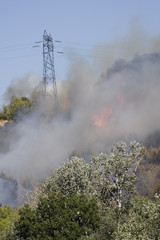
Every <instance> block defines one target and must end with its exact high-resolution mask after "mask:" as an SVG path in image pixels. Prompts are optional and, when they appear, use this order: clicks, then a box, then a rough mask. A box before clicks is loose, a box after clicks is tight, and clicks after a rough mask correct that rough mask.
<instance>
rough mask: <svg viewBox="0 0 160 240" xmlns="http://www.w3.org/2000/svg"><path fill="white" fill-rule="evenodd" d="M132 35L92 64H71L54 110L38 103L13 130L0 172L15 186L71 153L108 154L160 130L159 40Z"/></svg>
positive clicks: (0, 160)
mask: <svg viewBox="0 0 160 240" xmlns="http://www.w3.org/2000/svg"><path fill="white" fill-rule="evenodd" d="M134 34H135V35H136V36H135V35H133V33H132V34H131V35H130V37H129V36H128V37H127V38H126V39H127V40H126V39H124V40H122V39H121V40H119V41H116V43H114V44H110V45H104V46H103V48H102V49H101V53H100V52H99V51H98V47H97V48H96V49H95V50H94V51H92V54H93V53H94V54H95V53H97V58H96V59H95V60H93V62H92V63H88V62H86V61H84V60H83V59H81V60H77V61H76V62H75V63H74V64H73V65H72V67H71V69H70V71H69V74H68V80H67V81H65V82H64V83H62V84H61V88H59V89H58V110H56V111H54V108H53V105H52V101H49V102H47V100H46V102H45V103H44V99H43V98H42V99H41V100H39V107H38V108H37V111H36V112H35V113H34V114H32V115H31V116H28V117H27V118H25V119H24V120H23V121H21V122H19V123H17V124H16V125H15V126H14V131H13V134H12V137H11V139H9V140H8V144H9V149H8V151H6V152H4V153H1V154H0V171H3V172H5V173H7V174H8V175H9V176H12V177H14V178H16V179H17V181H18V183H20V182H21V181H23V179H25V178H29V179H30V180H31V181H33V182H35V181H37V180H38V179H42V178H43V177H45V176H46V175H47V174H48V172H49V171H50V170H51V169H53V168H55V167H58V166H59V165H61V164H62V162H64V161H66V160H67V159H68V158H69V157H70V156H71V155H72V154H78V155H81V156H83V155H84V154H91V155H93V154H97V153H99V152H101V151H103V152H106V150H108V149H109V148H110V147H111V145H112V144H114V143H115V142H116V141H118V140H126V139H128V138H135V137H136V138H137V139H139V140H140V141H143V139H144V138H145V137H146V136H147V135H148V134H150V133H152V132H154V131H157V130H159V129H160V112H159V105H158V103H159V100H160V95H159V92H160V55H159V50H160V48H159V47H160V46H159V44H157V42H158V41H157V39H158V37H156V38H153V39H150V38H149V37H148V36H147V35H145V34H143V33H141V32H140V31H139V35H138V33H137V32H136V31H135V33H134ZM144 36H145V37H144ZM159 40H160V39H159ZM102 50H103V51H102ZM31 79H32V78H31ZM31 82H32V81H31ZM19 85H21V84H20V81H19V82H18V86H19ZM14 86H16V88H15V89H16V91H17V84H12V89H14ZM22 86H23V84H22ZM32 86H33V85H32V84H31V86H30V87H32ZM16 91H15V95H16V96H17V94H16ZM11 92H12V94H13V92H14V90H12V91H11ZM20 92H21V93H23V95H25V93H24V92H22V91H21V90H20ZM12 94H10V91H8V90H7V95H9V96H11V95H12ZM18 96H19V95H18ZM44 105H45V106H44ZM44 110H45V111H44ZM47 115H48V117H45V116H47ZM14 134H15V136H16V137H15V139H16V141H15V140H14Z"/></svg>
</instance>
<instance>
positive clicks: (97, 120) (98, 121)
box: [91, 108, 112, 128]
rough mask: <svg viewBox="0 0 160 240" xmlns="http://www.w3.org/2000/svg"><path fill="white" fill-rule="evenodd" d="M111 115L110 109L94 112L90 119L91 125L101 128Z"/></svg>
mask: <svg viewBox="0 0 160 240" xmlns="http://www.w3.org/2000/svg"><path fill="white" fill-rule="evenodd" d="M111 115H112V109H111V108H109V109H104V110H103V111H101V112H100V113H99V114H95V115H94V116H93V117H92V118H91V120H92V121H93V125H94V126H97V127H99V128H103V127H105V126H106V125H107V122H108V120H109V118H110V116H111Z"/></svg>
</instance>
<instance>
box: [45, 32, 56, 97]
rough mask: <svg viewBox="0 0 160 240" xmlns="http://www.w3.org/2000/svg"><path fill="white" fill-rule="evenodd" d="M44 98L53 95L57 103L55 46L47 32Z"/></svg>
mask: <svg viewBox="0 0 160 240" xmlns="http://www.w3.org/2000/svg"><path fill="white" fill-rule="evenodd" d="M42 94H43V96H48V95H53V96H54V98H55V102H57V86H56V77H55V69H54V46H53V38H52V36H51V35H48V34H47V32H46V30H45V31H44V34H43V81H42Z"/></svg>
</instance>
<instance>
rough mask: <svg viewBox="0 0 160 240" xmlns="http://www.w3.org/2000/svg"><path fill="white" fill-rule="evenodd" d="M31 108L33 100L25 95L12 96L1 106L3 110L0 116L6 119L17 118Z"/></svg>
mask: <svg viewBox="0 0 160 240" xmlns="http://www.w3.org/2000/svg"><path fill="white" fill-rule="evenodd" d="M32 108H33V102H32V101H31V100H30V99H29V98H27V97H21V98H17V97H13V98H12V99H11V102H10V104H8V105H4V106H3V112H1V114H0V116H1V118H3V119H6V120H14V121H16V120H18V119H21V118H22V117H23V116H24V115H25V114H27V113H29V112H30V111H31V110H32Z"/></svg>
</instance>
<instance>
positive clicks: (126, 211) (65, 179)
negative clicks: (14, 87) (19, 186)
mask: <svg viewBox="0 0 160 240" xmlns="http://www.w3.org/2000/svg"><path fill="white" fill-rule="evenodd" d="M33 108H34V103H33V102H32V101H31V100H30V99H28V98H25V97H22V98H20V99H19V98H12V100H11V103H10V104H8V105H6V106H3V110H2V111H1V113H0V118H1V119H2V120H3V121H5V120H7V121H8V122H7V123H6V127H1V129H0V138H1V139H5V138H4V136H5V135H6V133H7V134H8V135H7V137H9V133H10V131H9V132H7V131H8V130H7V129H9V128H10V127H8V126H11V128H12V127H13V126H14V124H16V122H17V121H20V120H22V119H23V117H24V116H25V115H26V114H28V113H30V112H31V111H32V110H33ZM1 147H2V149H3V151H8V149H7V148H6V149H5V150H4V148H3V146H1ZM8 148H9V146H8ZM1 151H2V150H1ZM159 166H160V148H159V147H156V146H154V147H153V146H147V147H146V146H142V145H141V144H139V143H138V142H136V141H133V142H130V144H128V145H127V144H126V143H124V142H118V143H117V144H115V145H114V146H113V147H112V149H111V153H110V154H106V153H101V154H100V155H98V156H94V157H92V158H91V159H90V161H88V160H87V161H86V160H85V159H83V158H79V157H77V156H74V157H72V158H71V159H70V160H69V161H68V162H66V163H64V164H63V165H62V166H61V167H59V168H56V169H54V170H53V171H52V174H51V175H50V176H49V177H48V178H46V179H45V180H44V181H43V182H42V183H41V184H39V185H38V186H36V187H34V188H33V189H32V191H31V192H30V193H28V195H27V196H26V202H25V204H24V205H23V206H19V207H18V208H17V209H14V210H13V209H12V208H11V207H10V206H7V205H4V206H1V207H0V239H2V240H76V239H80V240H106V239H107V240H160V237H159V236H160V195H159V190H160V176H159V172H160V169H159ZM1 178H3V179H4V178H6V179H8V181H9V178H8V177H7V176H5V174H4V173H3V174H1ZM15 186H16V184H15ZM15 189H16V188H15ZM15 195H16V194H15Z"/></svg>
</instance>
